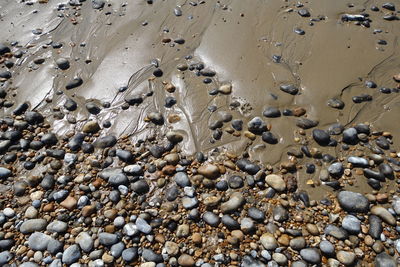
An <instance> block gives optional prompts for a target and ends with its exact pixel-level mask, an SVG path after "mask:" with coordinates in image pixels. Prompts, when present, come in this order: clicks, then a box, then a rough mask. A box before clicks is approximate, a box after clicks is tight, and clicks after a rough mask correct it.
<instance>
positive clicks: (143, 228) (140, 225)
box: [136, 217, 152, 235]
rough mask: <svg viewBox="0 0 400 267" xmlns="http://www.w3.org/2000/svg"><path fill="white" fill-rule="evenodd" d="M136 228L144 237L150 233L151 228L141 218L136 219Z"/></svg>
mask: <svg viewBox="0 0 400 267" xmlns="http://www.w3.org/2000/svg"><path fill="white" fill-rule="evenodd" d="M136 227H137V229H138V230H139V231H140V232H142V233H144V234H146V235H147V234H150V233H151V231H152V227H151V226H150V225H149V224H148V223H147V221H146V220H144V219H142V218H141V217H138V218H137V219H136Z"/></svg>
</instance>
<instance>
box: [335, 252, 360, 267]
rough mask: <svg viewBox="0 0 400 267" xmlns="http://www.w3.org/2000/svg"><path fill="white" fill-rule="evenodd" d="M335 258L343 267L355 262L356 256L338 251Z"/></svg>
mask: <svg viewBox="0 0 400 267" xmlns="http://www.w3.org/2000/svg"><path fill="white" fill-rule="evenodd" d="M336 258H337V259H338V260H339V261H340V262H341V263H342V264H344V265H346V266H349V265H352V264H353V263H354V261H355V260H356V254H354V253H353V252H348V251H343V250H341V251H338V252H337V253H336Z"/></svg>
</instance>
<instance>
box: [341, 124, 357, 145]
mask: <svg viewBox="0 0 400 267" xmlns="http://www.w3.org/2000/svg"><path fill="white" fill-rule="evenodd" d="M357 134H358V133H357V130H356V129H355V128H348V129H346V130H344V131H343V142H345V143H346V144H349V145H355V144H357V142H358V136H357Z"/></svg>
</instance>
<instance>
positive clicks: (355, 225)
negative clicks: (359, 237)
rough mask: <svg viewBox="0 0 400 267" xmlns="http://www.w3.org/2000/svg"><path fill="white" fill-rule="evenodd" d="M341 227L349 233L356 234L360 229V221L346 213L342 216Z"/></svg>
mask: <svg viewBox="0 0 400 267" xmlns="http://www.w3.org/2000/svg"><path fill="white" fill-rule="evenodd" d="M342 227H343V229H345V230H346V231H348V232H349V233H352V234H358V233H360V231H361V221H360V220H359V219H358V218H357V217H355V216H353V215H347V216H346V217H344V218H343V221H342Z"/></svg>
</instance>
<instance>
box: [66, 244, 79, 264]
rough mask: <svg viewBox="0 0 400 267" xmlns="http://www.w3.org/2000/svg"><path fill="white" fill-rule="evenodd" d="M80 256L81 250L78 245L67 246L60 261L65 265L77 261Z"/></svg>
mask: <svg viewBox="0 0 400 267" xmlns="http://www.w3.org/2000/svg"><path fill="white" fill-rule="evenodd" d="M80 258H81V251H80V250H79V246H78V245H71V246H69V247H68V248H67V249H66V250H65V251H64V253H63V255H62V261H63V263H65V264H67V265H69V264H72V263H74V262H77V261H78V260H79V259H80Z"/></svg>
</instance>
